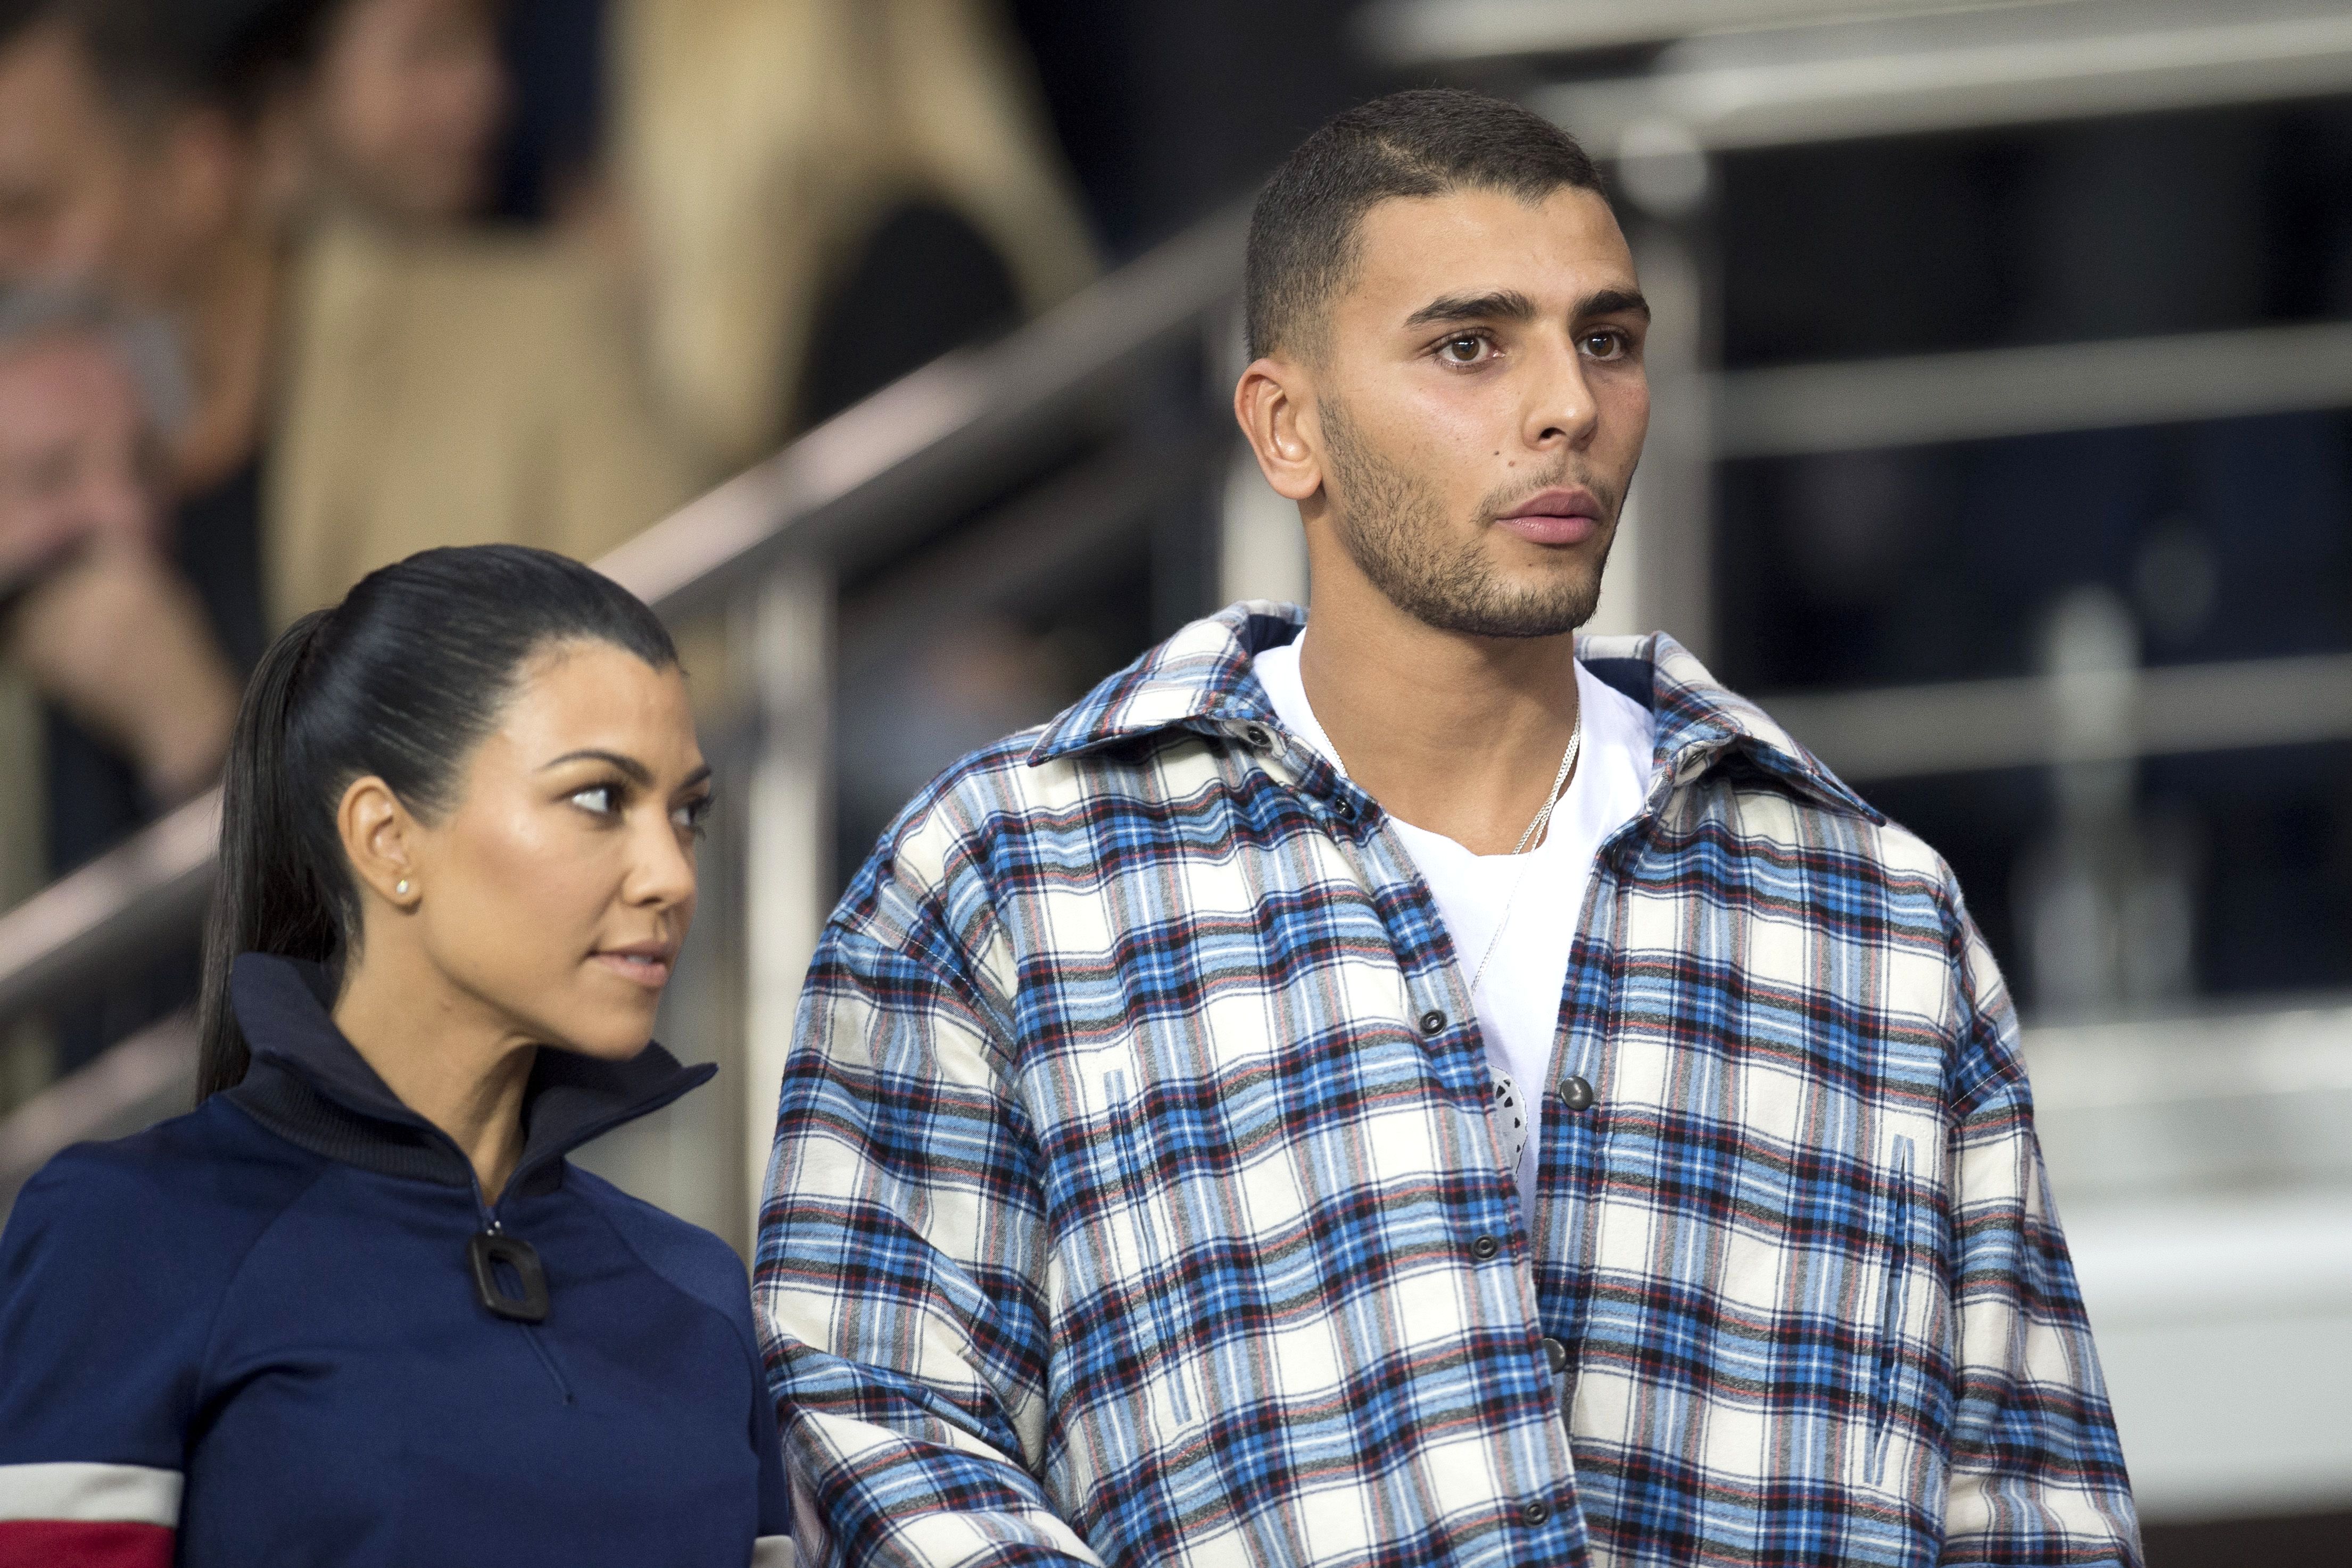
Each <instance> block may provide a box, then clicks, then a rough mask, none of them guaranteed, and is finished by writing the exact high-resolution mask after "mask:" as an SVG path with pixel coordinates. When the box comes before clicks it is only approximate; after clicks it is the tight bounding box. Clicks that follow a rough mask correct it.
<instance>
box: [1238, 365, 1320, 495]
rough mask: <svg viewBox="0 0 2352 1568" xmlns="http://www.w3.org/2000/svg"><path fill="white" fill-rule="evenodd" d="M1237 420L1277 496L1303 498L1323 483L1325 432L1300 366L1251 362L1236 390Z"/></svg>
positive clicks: (1315, 490)
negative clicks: (1315, 414) (1315, 412)
mask: <svg viewBox="0 0 2352 1568" xmlns="http://www.w3.org/2000/svg"><path fill="white" fill-rule="evenodd" d="M1234 420H1235V422H1237V423H1239V424H1240V425H1241V427H1242V434H1244V435H1245V436H1247V437H1248V438H1249V444H1250V450H1251V451H1253V452H1255V453H1256V454H1257V465H1258V470H1259V472H1261V473H1263V474H1264V475H1265V482H1266V483H1267V484H1269V485H1271V486H1274V488H1275V491H1276V494H1277V495H1280V496H1281V497H1284V498H1285V499H1286V500H1292V501H1304V500H1306V499H1307V498H1308V497H1311V496H1313V495H1314V494H1315V493H1316V492H1317V491H1318V490H1320V489H1321V488H1322V487H1323V449H1322V435H1323V433H1322V429H1321V426H1320V424H1319V423H1318V421H1317V420H1316V419H1315V417H1314V401H1313V398H1312V396H1311V386H1310V383H1309V382H1308V380H1307V374H1306V372H1305V371H1303V370H1302V369H1300V367H1299V366H1297V364H1294V363H1293V362H1291V361H1288V360H1283V359H1274V358H1267V359H1261V360H1253V361H1250V366H1249V369H1247V370H1245V371H1243V372H1242V379H1241V381H1240V382H1239V383H1238V384H1237V385H1236V386H1235V387H1234Z"/></svg>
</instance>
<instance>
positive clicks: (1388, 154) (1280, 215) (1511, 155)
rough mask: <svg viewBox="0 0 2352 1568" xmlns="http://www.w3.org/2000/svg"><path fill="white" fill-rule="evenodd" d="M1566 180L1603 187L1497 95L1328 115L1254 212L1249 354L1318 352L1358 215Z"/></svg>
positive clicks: (1544, 129)
mask: <svg viewBox="0 0 2352 1568" xmlns="http://www.w3.org/2000/svg"><path fill="white" fill-rule="evenodd" d="M1562 187H1569V188H1572V189H1575V190H1579V191H1592V192H1595V193H1603V187H1602V185H1601V172H1600V171H1599V170H1598V169H1596V168H1594V167H1593V165H1592V160H1591V158H1590V157H1588V156H1586V155H1585V152H1584V149H1583V148H1581V147H1580V146H1578V145H1577V142H1576V138H1575V137H1573V136H1570V134H1569V133H1568V132H1567V131H1562V130H1561V129H1560V128H1559V126H1557V125H1554V124H1553V123H1552V122H1551V121H1550V120H1546V119H1545V118H1543V116H1541V115H1539V114H1537V113H1535V112H1534V111H1532V110H1528V109H1525V108H1522V107H1521V106H1520V105H1518V104H1516V103H1512V102H1510V101H1509V100H1507V99H1499V98H1490V97H1488V96H1486V94H1484V93H1475V92H1463V91H1461V90H1459V89H1454V88H1416V89H1412V90H1410V91H1407V92H1395V93H1391V94H1389V96H1387V97H1386V98H1376V99H1373V100H1372V101H1371V102H1370V103H1366V104H1360V105H1358V106H1357V107H1356V108H1354V109H1350V110H1346V111H1345V112H1343V113H1341V114H1339V115H1337V116H1335V117H1334V118H1332V119H1331V120H1328V121H1327V122H1325V124H1324V126H1323V128H1322V129H1321V130H1319V131H1316V132H1315V134H1314V135H1312V136H1309V137H1308V138H1307V140H1306V141H1303V142H1301V143H1299V146H1298V150H1297V152H1293V153H1292V154H1291V155H1290V156H1289V158H1288V159H1287V160H1286V161H1285V162H1284V163H1283V165H1282V167H1281V168H1279V169H1277V170H1276V171H1275V174H1274V178H1273V179H1271V180H1269V181H1268V182H1266V186H1265V190H1264V191H1262V192H1260V193H1259V194H1258V198H1257V206H1256V207H1255V210H1254V211H1253V212H1252V213H1251V214H1250V232H1249V259H1248V261H1247V263H1246V265H1245V267H1244V275H1243V285H1242V295H1243V300H1244V308H1245V311H1246V315H1247V319H1248V332H1249V351H1250V357H1251V358H1253V359H1255V358H1258V357H1260V356H1262V355H1265V354H1272V353H1279V352H1285V351H1287V352H1290V353H1293V354H1302V355H1312V354H1314V353H1316V352H1318V351H1319V350H1320V348H1321V344H1322V337H1323V333H1324V329H1325V328H1326V325H1327V323H1328V318H1329V315H1330V307H1331V301H1332V300H1333V299H1334V298H1338V296H1339V293H1340V292H1341V291H1342V290H1343V289H1345V288H1346V287H1347V286H1348V284H1349V281H1350V280H1351V279H1352V278H1353V277H1354V276H1355V270H1356V266H1357V263H1358V262H1359V261H1360V260H1361V259H1362V246H1361V244H1360V239H1361V232H1360V231H1361V228H1362V225H1363V221H1364V214H1366V213H1368V212H1370V211H1371V209H1372V208H1373V207H1375V206H1377V205H1378V204H1381V203H1382V202H1385V201H1388V200H1390V199H1391V198H1393V197H1399V196H1442V195H1444V194H1446V193H1449V192H1453V191H1464V190H1472V191H1501V192H1504V193H1507V194H1509V195H1513V196H1517V197H1518V198H1519V199H1520V200H1521V201H1524V202H1540V201H1542V200H1543V199H1544V198H1545V197H1547V196H1549V195H1550V194H1551V193H1553V192H1555V191H1558V190H1559V189H1561V188H1562Z"/></svg>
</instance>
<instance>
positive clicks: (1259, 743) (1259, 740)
mask: <svg viewBox="0 0 2352 1568" xmlns="http://www.w3.org/2000/svg"><path fill="white" fill-rule="evenodd" d="M1242 738H1243V739H1244V740H1246V741H1248V742H1249V743H1250V744H1251V745H1252V746H1255V747H1257V748H1258V749H1259V750H1260V751H1271V750H1273V749H1274V737H1272V736H1271V735H1268V734H1267V733H1266V730H1265V726H1264V725H1262V724H1254V725H1251V726H1250V727H1248V728H1246V729H1244V730H1243V731H1242Z"/></svg>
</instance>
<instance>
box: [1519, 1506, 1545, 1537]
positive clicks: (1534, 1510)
mask: <svg viewBox="0 0 2352 1568" xmlns="http://www.w3.org/2000/svg"><path fill="white" fill-rule="evenodd" d="M1550 1517H1551V1510H1549V1509H1548V1508H1546V1507H1545V1506H1544V1505H1543V1504H1541V1503H1539V1502H1528V1503H1521V1504H1520V1505H1519V1522H1520V1523H1521V1524H1524V1525H1526V1526H1527V1527H1528V1529H1530V1530H1532V1529H1534V1528H1535V1527H1536V1526H1537V1525H1538V1524H1541V1523H1542V1522H1543V1521H1545V1520H1547V1519H1549V1518H1550Z"/></svg>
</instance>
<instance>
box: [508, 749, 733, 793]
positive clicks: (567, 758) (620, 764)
mask: <svg viewBox="0 0 2352 1568" xmlns="http://www.w3.org/2000/svg"><path fill="white" fill-rule="evenodd" d="M567 762H604V763H609V764H610V765H612V766H613V767H614V768H619V769H620V771H621V773H622V775H623V776H624V777H625V778H626V779H628V780H629V782H630V783H632V784H636V785H641V786H642V785H646V784H650V783H652V782H653V781H654V770H653V769H652V768H648V767H646V765H645V764H644V763H642V762H640V761H638V760H637V759H636V758H634V757H625V756H623V755H622V754H621V753H620V752H617V751H604V750H599V749H597V748H596V747H585V748H583V749H582V750H579V751H567V752H565V753H564V754H563V755H562V756H561V757H559V758H555V759H554V760H553V761H551V762H543V763H541V764H540V768H539V770H540V771H541V773H544V772H546V771H547V770H548V769H549V768H561V767H562V766H563V765H564V764H565V763H567ZM703 771H704V772H706V773H708V772H709V768H704V769H703Z"/></svg>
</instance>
